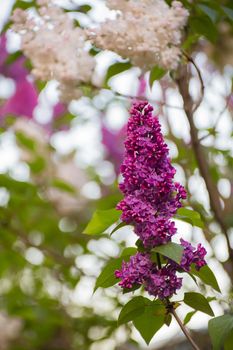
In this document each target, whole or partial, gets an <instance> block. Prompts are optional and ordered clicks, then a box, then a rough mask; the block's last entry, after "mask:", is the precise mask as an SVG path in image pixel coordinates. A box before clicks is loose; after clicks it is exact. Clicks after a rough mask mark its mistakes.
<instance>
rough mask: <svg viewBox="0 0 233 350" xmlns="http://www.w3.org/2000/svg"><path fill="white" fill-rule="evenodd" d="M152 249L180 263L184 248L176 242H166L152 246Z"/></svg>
mask: <svg viewBox="0 0 233 350" xmlns="http://www.w3.org/2000/svg"><path fill="white" fill-rule="evenodd" d="M153 251H154V252H156V253H159V254H162V255H164V256H166V257H167V258H169V259H171V260H174V261H175V262H176V263H177V264H179V263H180V261H181V258H182V254H183V251H184V248H183V247H182V246H181V245H180V244H177V243H173V242H170V243H167V244H164V245H160V246H157V247H155V248H153Z"/></svg>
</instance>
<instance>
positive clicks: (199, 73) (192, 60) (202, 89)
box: [183, 51, 205, 113]
mask: <svg viewBox="0 0 233 350" xmlns="http://www.w3.org/2000/svg"><path fill="white" fill-rule="evenodd" d="M183 55H184V56H185V57H186V58H187V60H188V62H190V63H192V65H193V66H194V67H195V69H196V71H197V75H198V78H199V80H200V83H201V96H200V99H199V101H198V102H197V104H196V105H195V106H194V108H193V110H192V112H193V113H194V112H196V110H197V109H198V107H199V106H200V105H201V103H202V101H203V97H204V92H205V86H204V82H203V78H202V75H201V71H200V69H199V67H198V66H197V64H196V62H195V61H194V59H193V58H192V57H191V56H189V55H188V54H187V53H186V52H184V51H183Z"/></svg>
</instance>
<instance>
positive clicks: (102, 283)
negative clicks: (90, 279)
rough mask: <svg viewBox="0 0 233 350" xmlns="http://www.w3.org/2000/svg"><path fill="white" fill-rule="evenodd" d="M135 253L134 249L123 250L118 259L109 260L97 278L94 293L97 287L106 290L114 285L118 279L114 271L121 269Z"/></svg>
mask: <svg viewBox="0 0 233 350" xmlns="http://www.w3.org/2000/svg"><path fill="white" fill-rule="evenodd" d="M136 252H137V249H136V248H131V247H129V248H125V249H124V250H123V252H122V253H121V256H120V258H117V259H112V260H110V261H109V262H108V263H107V265H105V267H104V268H103V270H102V272H101V273H100V275H99V277H98V278H97V280H96V284H95V289H94V291H96V289H97V288H99V287H102V288H108V287H111V286H113V285H114V284H116V283H117V282H118V279H117V278H116V277H115V271H116V270H119V269H120V268H121V265H122V262H123V261H129V259H130V256H131V255H134V254H135V253H136Z"/></svg>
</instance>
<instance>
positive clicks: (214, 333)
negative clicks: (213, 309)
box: [208, 315, 233, 350]
mask: <svg viewBox="0 0 233 350" xmlns="http://www.w3.org/2000/svg"><path fill="white" fill-rule="evenodd" d="M208 329H209V334H210V338H211V342H212V344H213V350H220V349H221V348H222V345H223V344H224V341H225V340H226V339H227V337H228V336H229V335H230V332H231V331H232V330H233V315H223V316H219V317H215V318H213V319H212V320H210V321H209V324H208Z"/></svg>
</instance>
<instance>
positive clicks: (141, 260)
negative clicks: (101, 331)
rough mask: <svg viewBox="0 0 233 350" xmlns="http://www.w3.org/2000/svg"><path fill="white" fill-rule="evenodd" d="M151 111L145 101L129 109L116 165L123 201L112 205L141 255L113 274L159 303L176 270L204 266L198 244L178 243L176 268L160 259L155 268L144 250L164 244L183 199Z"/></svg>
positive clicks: (173, 284)
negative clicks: (131, 228)
mask: <svg viewBox="0 0 233 350" xmlns="http://www.w3.org/2000/svg"><path fill="white" fill-rule="evenodd" d="M152 111H153V108H152V107H151V106H150V105H149V104H148V103H147V102H136V103H134V104H133V106H132V108H131V112H130V113H131V117H130V119H129V122H128V128H127V138H126V141H125V149H126V152H125V158H124V161H123V164H122V166H121V173H122V175H123V183H121V184H120V186H119V187H120V189H121V191H122V192H123V194H124V195H125V197H124V199H123V200H122V201H121V202H120V203H119V204H118V206H117V208H118V209H120V210H122V216H121V219H122V221H124V222H125V223H127V224H132V225H133V226H134V232H135V233H136V234H137V235H138V236H139V239H140V240H141V241H142V243H143V246H144V248H145V249H146V252H145V253H137V254H136V255H134V256H131V258H130V260H129V262H123V264H122V268H121V270H117V271H116V272H115V276H116V277H117V278H120V279H121V281H120V283H119V285H120V286H121V287H122V288H127V289H131V288H133V287H134V286H137V285H139V286H140V285H144V287H145V290H147V291H148V293H149V294H150V295H153V296H155V297H158V298H159V299H165V298H170V297H171V296H172V295H173V294H176V292H177V290H179V289H180V288H181V285H182V278H180V277H177V272H178V271H180V270H182V269H183V270H184V271H189V270H190V267H191V264H195V267H196V269H197V270H198V269H200V268H201V267H202V266H204V265H205V264H206V262H205V260H204V257H205V255H206V250H205V249H204V248H203V247H202V246H201V244H199V245H198V246H197V248H195V247H193V246H192V245H191V244H190V243H188V242H186V241H185V240H183V239H181V245H182V246H183V247H184V251H183V256H182V260H181V263H180V265H178V264H177V263H175V262H174V261H171V260H169V259H166V264H165V265H164V266H161V267H159V266H157V264H156V263H155V262H152V260H151V254H150V250H151V249H152V248H153V247H155V246H157V245H161V244H166V243H168V242H169V241H170V240H171V237H172V236H173V235H174V234H175V233H176V228H175V223H174V222H173V221H172V220H171V218H172V216H173V215H174V214H175V213H176V211H177V209H178V208H180V207H181V200H182V199H185V198H186V191H185V189H184V187H183V186H182V185H180V184H179V183H176V182H174V175H175V169H174V168H173V166H172V165H171V161H170V159H169V157H168V147H167V145H166V144H165V142H164V139H163V136H162V133H161V127H160V124H159V121H158V118H157V117H154V116H153V115H152Z"/></svg>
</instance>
